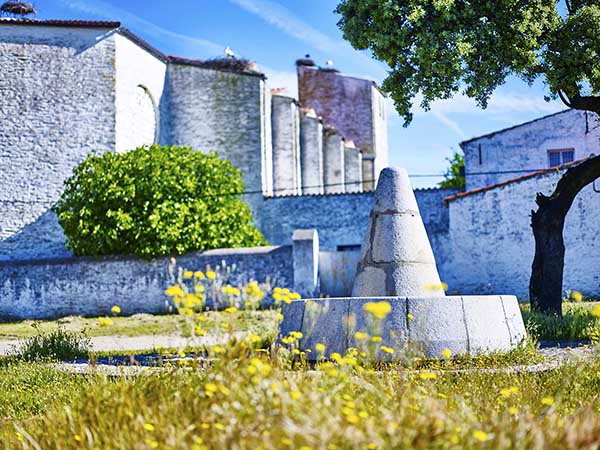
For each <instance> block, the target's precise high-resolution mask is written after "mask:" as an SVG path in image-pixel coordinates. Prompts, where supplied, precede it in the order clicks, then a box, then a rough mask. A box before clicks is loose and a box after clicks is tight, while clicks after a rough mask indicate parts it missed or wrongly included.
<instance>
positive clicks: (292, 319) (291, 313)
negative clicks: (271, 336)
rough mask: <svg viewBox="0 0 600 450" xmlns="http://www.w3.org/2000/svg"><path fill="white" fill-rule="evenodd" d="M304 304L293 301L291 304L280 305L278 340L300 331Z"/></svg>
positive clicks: (299, 301)
mask: <svg viewBox="0 0 600 450" xmlns="http://www.w3.org/2000/svg"><path fill="white" fill-rule="evenodd" d="M304 304H305V301H304V300H294V301H292V302H291V303H284V304H283V305H281V314H282V315H283V320H282V322H281V325H280V327H279V335H278V339H281V338H282V337H286V336H288V335H289V334H290V332H291V331H302V320H303V317H304Z"/></svg>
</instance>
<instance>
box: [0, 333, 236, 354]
mask: <svg viewBox="0 0 600 450" xmlns="http://www.w3.org/2000/svg"><path fill="white" fill-rule="evenodd" d="M244 334H245V333H235V336H236V337H237V338H240V337H242V336H243V335H244ZM227 339H228V338H227V336H226V335H214V334H207V335H206V336H202V337H196V338H189V337H182V336H180V335H174V334H162V335H161V334H156V335H150V336H96V337H92V338H90V340H91V346H92V350H94V351H97V352H108V351H132V350H153V349H157V348H160V347H162V348H185V347H187V346H194V347H202V346H204V345H215V344H219V343H224V342H227ZM22 343H23V340H8V341H6V340H4V341H0V355H10V354H13V353H15V351H16V350H17V349H18V348H19V347H20V346H21V345H22Z"/></svg>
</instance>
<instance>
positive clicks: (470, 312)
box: [462, 296, 512, 354]
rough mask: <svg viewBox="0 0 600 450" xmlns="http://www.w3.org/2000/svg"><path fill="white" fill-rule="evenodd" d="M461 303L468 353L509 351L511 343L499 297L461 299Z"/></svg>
mask: <svg viewBox="0 0 600 450" xmlns="http://www.w3.org/2000/svg"><path fill="white" fill-rule="evenodd" d="M462 301H463V305H464V311H465V320H466V324H467V330H468V332H469V351H470V353H472V354H477V353H485V352H486V351H489V350H503V351H508V350H510V348H511V342H512V341H511V339H510V333H509V328H508V323H507V321H506V316H505V314H504V307H503V305H502V299H501V298H500V296H481V297H475V296H473V297H462Z"/></svg>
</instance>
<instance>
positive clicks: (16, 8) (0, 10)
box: [0, 0, 37, 17]
mask: <svg viewBox="0 0 600 450" xmlns="http://www.w3.org/2000/svg"><path fill="white" fill-rule="evenodd" d="M36 12H37V11H36V9H35V7H34V6H33V5H32V4H31V3H25V2H23V1H22V0H14V1H8V2H4V3H2V5H0V15H7V16H13V17H25V16H30V15H32V14H35V13H36Z"/></svg>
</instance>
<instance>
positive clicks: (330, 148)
mask: <svg viewBox="0 0 600 450" xmlns="http://www.w3.org/2000/svg"><path fill="white" fill-rule="evenodd" d="M345 179H346V176H345V172H344V138H343V137H342V135H341V134H340V133H338V132H336V131H335V130H326V131H325V139H324V142H323V181H324V183H325V194H340V193H343V192H346V188H345V186H344V180H345Z"/></svg>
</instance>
